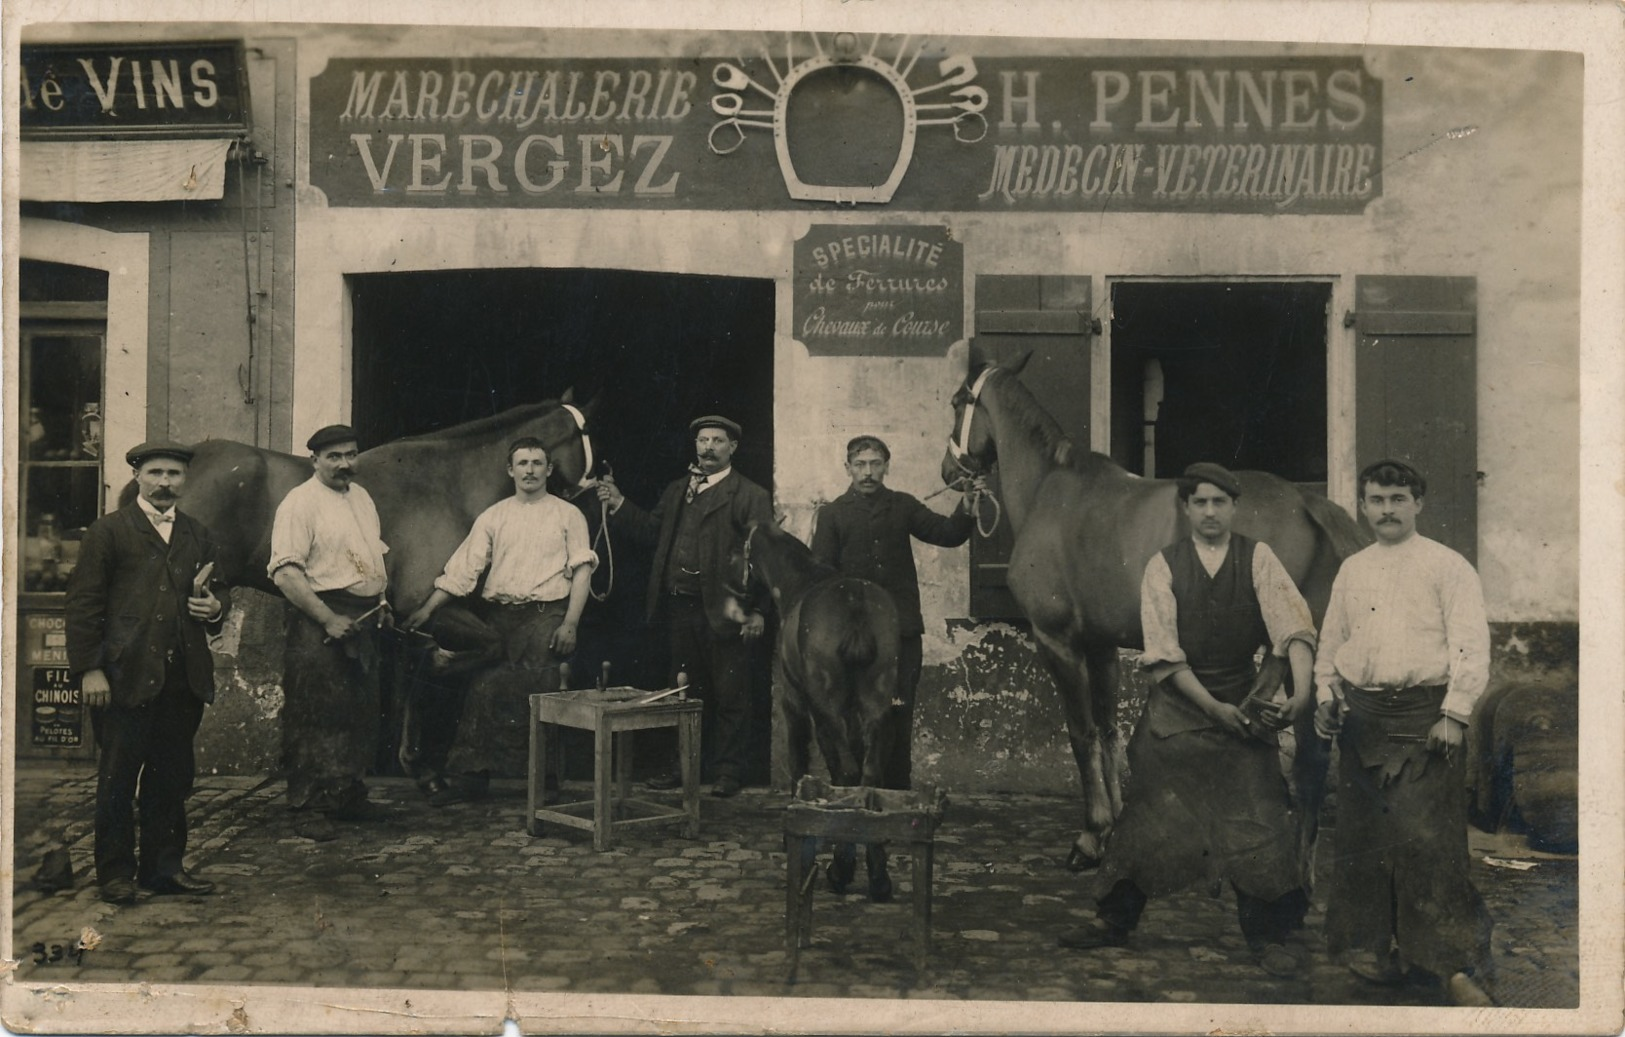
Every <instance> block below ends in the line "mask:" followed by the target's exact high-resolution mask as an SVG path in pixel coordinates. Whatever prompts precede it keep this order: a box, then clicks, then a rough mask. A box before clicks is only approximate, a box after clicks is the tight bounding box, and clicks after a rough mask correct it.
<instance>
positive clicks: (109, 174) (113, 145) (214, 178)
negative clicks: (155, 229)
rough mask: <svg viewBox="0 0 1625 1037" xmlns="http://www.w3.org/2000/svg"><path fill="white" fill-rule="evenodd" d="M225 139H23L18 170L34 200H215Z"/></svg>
mask: <svg viewBox="0 0 1625 1037" xmlns="http://www.w3.org/2000/svg"><path fill="white" fill-rule="evenodd" d="M230 147H231V141H229V140H94V141H37V140H36V141H23V142H22V149H21V150H22V163H21V168H20V170H19V172H20V173H21V177H20V185H19V186H20V189H21V194H22V197H23V198H24V199H27V200H28V201H34V202H170V201H176V200H179V199H205V198H208V199H215V198H219V197H220V196H221V195H223V194H224V193H225V189H226V152H227V151H228V150H229V149H230Z"/></svg>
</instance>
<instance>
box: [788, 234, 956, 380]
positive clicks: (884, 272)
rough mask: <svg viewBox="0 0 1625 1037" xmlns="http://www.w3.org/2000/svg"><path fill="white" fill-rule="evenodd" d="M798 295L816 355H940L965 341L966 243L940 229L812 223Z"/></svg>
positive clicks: (799, 327)
mask: <svg viewBox="0 0 1625 1037" xmlns="http://www.w3.org/2000/svg"><path fill="white" fill-rule="evenodd" d="M794 293H795V296H794V298H795V302H794V305H793V306H792V308H791V319H792V320H793V321H794V322H795V337H796V338H797V339H798V340H799V341H800V342H801V343H802V344H803V345H804V346H806V347H807V352H808V353H809V354H811V355H813V356H868V355H876V354H879V355H885V356H941V355H942V354H943V353H945V352H947V350H948V347H949V346H951V345H953V344H954V343H955V342H957V341H959V340H960V339H961V338H963V337H964V317H965V246H964V245H962V244H960V243H959V242H957V241H954V240H953V239H952V238H951V237H949V235H948V229H947V228H946V227H940V226H939V227H913V226H868V227H864V226H855V225H853V224H833V225H831V224H814V225H813V226H812V227H811V228H810V229H809V230H808V231H807V234H806V236H805V237H803V238H802V239H801V240H799V241H797V242H796V249H795V283H794Z"/></svg>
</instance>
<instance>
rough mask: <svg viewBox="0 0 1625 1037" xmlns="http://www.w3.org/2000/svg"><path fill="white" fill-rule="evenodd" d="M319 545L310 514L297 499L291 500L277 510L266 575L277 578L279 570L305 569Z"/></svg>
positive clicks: (272, 521)
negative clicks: (288, 568) (286, 567)
mask: <svg viewBox="0 0 1625 1037" xmlns="http://www.w3.org/2000/svg"><path fill="white" fill-rule="evenodd" d="M315 542H316V529H315V526H313V525H312V524H311V521H310V512H309V511H308V510H307V509H306V508H303V507H301V506H300V502H299V501H297V500H294V501H287V502H285V503H284V504H283V506H281V507H279V508H277V509H276V517H275V518H274V519H272V520H271V561H270V564H268V565H267V566H266V567H265V575H267V576H269V577H271V578H273V579H274V578H275V577H276V573H277V570H278V569H281V568H283V567H284V566H288V565H291V566H294V567H295V568H297V569H300V570H304V569H307V568H308V567H309V564H310V549H311V547H312V545H313V544H315Z"/></svg>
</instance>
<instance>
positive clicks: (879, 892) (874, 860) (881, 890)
mask: <svg viewBox="0 0 1625 1037" xmlns="http://www.w3.org/2000/svg"><path fill="white" fill-rule="evenodd" d="M863 853H864V858H863V863H864V867H865V869H866V870H867V871H868V873H869V899H870V900H872V901H874V902H875V903H877V904H885V903H889V902H890V901H891V895H892V884H891V872H890V871H889V870H888V869H887V861H886V844H885V843H870V844H869V845H867V846H865V847H864V848H863Z"/></svg>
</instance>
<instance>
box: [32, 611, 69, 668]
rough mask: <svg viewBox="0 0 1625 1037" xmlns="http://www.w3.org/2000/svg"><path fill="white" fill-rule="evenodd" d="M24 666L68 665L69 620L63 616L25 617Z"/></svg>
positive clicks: (39, 614) (38, 614) (33, 614)
mask: <svg viewBox="0 0 1625 1037" xmlns="http://www.w3.org/2000/svg"><path fill="white" fill-rule="evenodd" d="M23 665H25V666H66V665H68V633H67V620H66V619H65V618H64V617H63V616H62V615H61V614H57V615H50V614H41V613H31V614H28V615H25V616H23Z"/></svg>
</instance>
